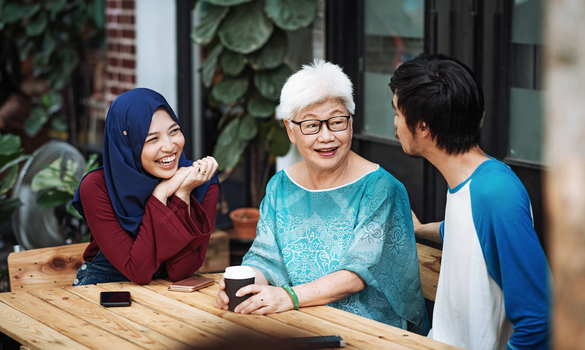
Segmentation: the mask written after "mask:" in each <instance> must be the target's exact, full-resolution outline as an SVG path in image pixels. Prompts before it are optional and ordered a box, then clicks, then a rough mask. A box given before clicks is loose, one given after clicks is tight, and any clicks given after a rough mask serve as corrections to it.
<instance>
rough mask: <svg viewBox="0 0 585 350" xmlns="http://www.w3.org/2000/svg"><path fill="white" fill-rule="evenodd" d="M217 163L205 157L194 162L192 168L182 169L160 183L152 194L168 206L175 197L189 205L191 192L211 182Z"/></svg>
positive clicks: (211, 158) (213, 159)
mask: <svg viewBox="0 0 585 350" xmlns="http://www.w3.org/2000/svg"><path fill="white" fill-rule="evenodd" d="M217 167H218V164H217V161H216V160H215V158H213V157H210V156H208V157H205V158H202V159H199V160H197V161H195V162H193V165H192V166H189V167H181V168H179V169H177V172H175V174H174V175H173V176H172V177H171V178H169V179H165V180H163V181H161V182H160V184H158V185H157V186H156V188H155V189H154V191H153V192H152V194H153V196H155V197H156V198H158V200H160V201H161V202H162V203H163V204H165V205H166V202H167V198H169V197H170V196H172V195H175V196H177V197H179V198H181V199H182V200H183V201H184V202H186V203H189V197H190V195H191V191H193V189H194V188H195V187H197V186H200V185H202V184H204V183H205V182H207V181H209V180H210V179H211V178H212V177H213V175H214V174H215V172H216V171H217Z"/></svg>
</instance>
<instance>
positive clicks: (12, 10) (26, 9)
mask: <svg viewBox="0 0 585 350" xmlns="http://www.w3.org/2000/svg"><path fill="white" fill-rule="evenodd" d="M39 9H40V5H38V4H31V3H25V2H21V1H13V2H9V3H7V4H5V5H4V9H3V10H4V11H3V13H2V15H1V16H2V17H4V22H5V23H7V24H11V23H16V22H18V21H19V20H21V19H23V18H29V17H30V16H32V15H34V14H35V13H36V11H38V10H39Z"/></svg>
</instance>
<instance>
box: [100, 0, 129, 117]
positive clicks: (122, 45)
mask: <svg viewBox="0 0 585 350" xmlns="http://www.w3.org/2000/svg"><path fill="white" fill-rule="evenodd" d="M106 45H107V47H106V49H107V53H106V58H107V64H106V94H105V99H106V104H107V105H108V106H109V105H110V104H111V103H112V101H114V99H115V98H116V97H118V96H119V95H120V94H122V93H123V92H125V91H128V90H131V89H133V88H135V87H136V10H135V0H106Z"/></svg>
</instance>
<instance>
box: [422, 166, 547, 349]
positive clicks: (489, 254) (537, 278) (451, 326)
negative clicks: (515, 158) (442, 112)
mask: <svg viewBox="0 0 585 350" xmlns="http://www.w3.org/2000/svg"><path fill="white" fill-rule="evenodd" d="M441 238H442V240H443V258H442V261H441V272H440V275H439V283H438V287H437V294H436V300H435V308H434V312H433V329H432V330H431V332H430V333H429V337H431V338H433V339H435V340H439V341H442V342H444V343H447V344H451V345H456V346H459V347H462V348H465V349H473V350H475V349H504V348H506V349H511V350H516V349H548V343H549V341H548V339H549V336H548V335H549V322H548V321H549V319H548V317H549V313H548V312H549V309H548V304H549V300H548V298H549V289H548V282H549V278H550V269H549V266H548V263H547V260H546V257H545V255H544V251H543V249H542V247H541V245H540V243H539V241H538V237H537V235H536V232H535V231H534V227H533V222H532V210H531V205H530V200H529V198H528V193H527V192H526V189H525V188H524V186H523V185H522V183H521V182H520V179H518V177H517V176H516V174H514V172H513V171H512V170H511V169H510V168H509V167H508V166H507V165H505V164H504V163H502V162H499V161H496V160H494V159H490V160H487V161H485V162H484V163H482V164H481V165H480V166H479V167H477V169H476V170H475V172H474V173H473V174H472V175H471V176H470V177H469V178H468V179H467V180H466V181H464V182H463V183H461V184H460V185H458V186H457V187H455V188H453V189H449V191H448V194H447V207H446V211H445V221H444V222H443V223H442V224H441Z"/></svg>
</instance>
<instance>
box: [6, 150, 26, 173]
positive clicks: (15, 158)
mask: <svg viewBox="0 0 585 350" xmlns="http://www.w3.org/2000/svg"><path fill="white" fill-rule="evenodd" d="M23 153H24V150H22V151H20V152H17V153H14V154H13V155H11V156H0V165H2V164H3V163H4V165H2V166H1V167H0V174H2V173H3V172H5V171H6V170H7V169H8V168H10V167H12V166H15V165H17V164H18V163H20V162H24V161H25V160H28V159H29V158H31V157H32V156H29V155H22V154H23Z"/></svg>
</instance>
